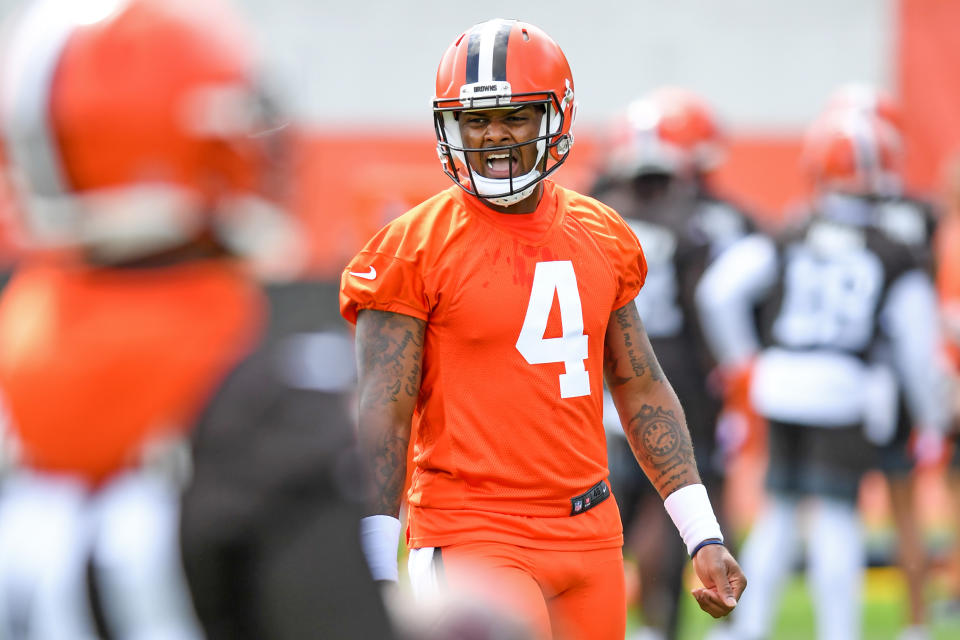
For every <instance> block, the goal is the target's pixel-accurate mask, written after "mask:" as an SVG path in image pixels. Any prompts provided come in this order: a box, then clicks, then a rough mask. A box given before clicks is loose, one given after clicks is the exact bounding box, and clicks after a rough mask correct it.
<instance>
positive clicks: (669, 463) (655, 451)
mask: <svg viewBox="0 0 960 640" xmlns="http://www.w3.org/2000/svg"><path fill="white" fill-rule="evenodd" d="M626 434H627V438H628V439H629V440H630V446H631V447H632V448H633V451H634V454H635V455H636V456H637V459H638V460H640V461H641V463H643V466H644V469H645V470H647V475H649V476H650V481H651V482H652V483H653V486H654V487H655V488H656V489H657V491H658V492H659V493H660V495H667V494H669V493H672V492H673V491H675V490H676V489H679V488H680V487H682V486H684V485H687V484H690V483H691V482H699V480H698V479H697V478H696V477H693V476H691V470H692V471H693V474H694V476H695V474H696V468H697V466H696V464H697V463H696V459H695V458H694V456H693V444H692V443H691V442H690V434H689V432H688V431H687V428H686V426H684V424H683V421H682V419H681V418H679V417H678V416H676V415H674V412H673V411H671V410H669V409H664V408H663V407H652V406H650V405H648V404H644V405H643V406H642V407H641V408H640V412H639V413H638V414H636V415H635V416H633V418H631V419H630V423H629V424H628V425H627V428H626Z"/></svg>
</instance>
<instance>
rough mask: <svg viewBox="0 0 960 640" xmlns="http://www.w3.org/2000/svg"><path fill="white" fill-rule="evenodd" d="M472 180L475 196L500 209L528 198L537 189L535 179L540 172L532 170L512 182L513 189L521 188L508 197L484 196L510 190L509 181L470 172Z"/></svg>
mask: <svg viewBox="0 0 960 640" xmlns="http://www.w3.org/2000/svg"><path fill="white" fill-rule="evenodd" d="M470 177H471V178H472V180H473V184H474V187H475V188H476V190H477V195H478V196H479V197H481V198H483V199H484V200H486V201H487V202H490V203H491V204H495V205H498V206H501V207H505V206H507V205H511V204H515V203H517V202H520V201H521V200H524V199H525V198H527V197H529V196H530V194H531V193H533V190H534V189H536V188H537V182H538V180H537V178H539V177H540V172H539V171H537V170H536V169H534V170H533V171H530V172H529V173H527V174H526V175H523V176H520V177H519V178H517V179H515V180H514V181H513V184H514V188H516V187H518V186H519V187H521V190H520V191H518V192H516V193H511V194H509V195H503V196H496V197H488V196H487V195H486V194H488V193H490V194H496V193H503V192H504V191H506V190H509V188H510V181H509V180H504V179H502V178H501V179H494V178H485V177H483V176H481V175H479V174H478V173H475V172H471V176H470Z"/></svg>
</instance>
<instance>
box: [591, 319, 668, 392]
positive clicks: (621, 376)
mask: <svg viewBox="0 0 960 640" xmlns="http://www.w3.org/2000/svg"><path fill="white" fill-rule="evenodd" d="M613 316H614V320H615V321H616V323H617V326H616V327H615V328H613V330H615V331H619V332H621V334H622V335H623V344H624V346H625V347H626V353H625V354H624V355H625V356H626V359H627V363H626V364H627V369H626V370H622V369H621V366H620V358H619V357H618V356H617V354H616V353H615V351H614V349H612V348H611V346H610V344H609V343H607V344H605V345H604V351H605V354H604V362H606V363H607V365H606V366H607V383H608V384H610V385H612V386H619V385H622V384H625V383H627V382H628V381H629V380H630V378H631V377H633V378H640V377H643V376H650V378H651V379H652V380H654V381H656V382H660V381H662V380H664V375H663V371H662V370H661V369H660V364H659V363H658V362H657V359H656V357H655V356H654V354H653V351H652V349H651V348H650V347H649V343H647V342H646V341H645V340H637V336H638V335H642V332H641V331H640V327H639V324H640V317H639V316H638V315H637V307H636V305H634V304H633V303H630V304H626V305H624V306H622V307H620V308H619V309H617V310H616V311H614V312H613ZM628 373H629V374H630V375H627V374H628Z"/></svg>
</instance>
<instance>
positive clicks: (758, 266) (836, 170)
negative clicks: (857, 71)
mask: <svg viewBox="0 0 960 640" xmlns="http://www.w3.org/2000/svg"><path fill="white" fill-rule="evenodd" d="M899 143H900V140H899V136H898V134H897V132H896V131H895V130H894V129H893V127H892V126H891V125H890V123H889V122H888V121H886V120H885V119H883V118H881V117H879V116H877V115H875V114H871V113H867V112H864V111H862V110H860V109H842V110H836V111H830V112H828V113H827V114H825V115H824V116H823V117H821V118H818V119H817V120H816V121H815V122H814V123H813V124H812V125H811V127H810V129H809V131H808V134H807V137H806V139H805V143H804V158H805V160H806V162H807V166H808V167H810V168H811V169H812V176H813V178H814V181H815V185H816V189H817V190H816V194H815V197H814V199H813V201H812V211H811V212H810V214H809V216H807V217H806V218H804V219H803V220H802V222H800V223H799V224H797V225H796V226H795V227H791V228H788V229H786V230H784V231H783V233H782V234H780V235H778V236H777V237H776V238H768V237H764V236H761V235H759V234H754V235H752V236H749V237H747V238H745V239H744V240H742V241H740V242H739V243H738V244H737V245H734V246H733V247H731V248H730V249H729V250H728V251H727V252H726V253H724V255H723V256H721V257H720V258H719V259H718V260H717V261H716V262H715V263H714V264H713V265H711V267H710V268H709V269H708V270H707V272H706V274H705V276H704V278H703V279H702V281H701V284H700V286H699V287H698V290H697V298H698V304H699V305H700V306H701V307H702V310H703V317H705V318H709V319H710V321H709V323H708V324H706V325H705V331H706V334H707V336H708V338H709V339H710V342H711V345H712V347H713V349H714V352H715V354H716V356H717V359H718V361H719V362H720V363H721V365H724V366H727V367H731V368H735V367H739V368H746V367H747V363H751V364H752V372H751V376H750V384H749V397H750V400H751V402H752V405H753V407H754V408H755V409H756V411H757V412H758V413H759V414H760V415H761V416H762V417H763V418H765V419H766V420H767V421H768V423H769V432H768V446H769V455H770V458H769V460H770V461H769V471H768V474H767V481H766V487H767V490H768V492H769V501H768V506H767V508H766V509H765V511H764V512H763V513H761V515H760V516H759V519H758V521H757V522H756V523H754V527H753V529H752V530H751V532H750V535H749V537H748V538H747V540H746V542H745V544H744V547H743V558H744V564H745V565H746V566H747V567H748V568H749V570H751V571H755V572H756V573H752V574H751V575H752V577H753V579H754V586H755V587H758V588H755V589H752V590H751V593H750V594H748V596H747V597H746V598H745V599H744V601H743V602H742V603H741V606H740V607H739V608H738V611H737V615H736V616H735V617H734V618H733V619H732V620H731V623H730V624H731V626H730V628H729V629H722V630H721V631H719V632H718V633H717V636H716V637H724V638H725V637H731V638H738V639H740V638H743V639H749V638H762V637H767V636H768V635H769V633H770V630H771V625H772V623H773V615H774V613H775V611H776V607H775V605H776V601H777V598H778V595H779V593H780V588H781V587H782V585H783V582H784V580H785V578H786V576H787V575H788V573H789V571H790V570H791V568H792V567H793V563H794V561H795V555H796V551H797V550H798V547H799V544H800V542H801V536H800V532H801V530H802V527H801V511H803V510H804V509H803V508H804V507H808V508H809V509H810V511H809V516H810V521H809V523H808V525H809V530H808V531H807V533H808V535H807V537H806V540H807V563H806V566H807V570H808V571H809V574H810V579H811V584H812V591H813V600H814V605H815V610H816V627H817V637H818V638H857V637H859V635H860V598H861V590H862V573H863V569H864V567H865V562H866V557H865V555H866V551H865V546H864V541H863V536H862V533H861V530H860V522H859V518H858V514H857V497H858V489H859V485H860V480H861V478H862V477H863V474H864V473H865V472H866V471H867V470H869V469H870V468H872V467H873V466H874V464H875V463H876V459H877V454H878V452H879V450H878V445H881V444H884V443H887V442H889V441H890V439H891V438H892V437H893V435H894V433H895V431H896V424H897V415H898V409H897V399H898V380H899V381H900V383H901V384H902V385H903V389H904V393H905V395H906V396H907V398H908V401H909V405H910V408H911V417H912V419H913V424H914V425H916V427H917V429H918V432H919V433H921V434H923V435H922V436H921V440H927V439H928V438H931V437H932V438H933V439H935V440H939V439H941V438H942V433H943V429H944V427H945V413H944V411H943V403H942V398H941V397H940V396H939V394H938V389H939V388H940V384H939V380H938V379H937V376H936V367H933V366H931V365H932V363H933V362H934V361H935V352H936V345H937V337H936V336H937V327H936V318H937V307H936V300H935V296H934V295H933V290H932V287H931V281H930V277H929V271H928V269H927V267H928V264H927V262H926V261H925V260H923V259H922V257H921V255H920V253H919V252H918V251H917V247H916V246H915V245H913V244H911V243H909V242H907V241H906V240H905V238H904V235H903V230H902V229H898V228H897V229H891V228H888V226H887V225H886V224H884V223H883V220H884V218H883V217H882V212H881V210H880V208H879V207H880V206H882V204H883V203H884V202H886V198H887V197H888V196H890V195H892V194H894V193H895V191H894V189H895V188H896V185H897V184H898V160H899V153H898V148H899ZM756 317H759V318H760V320H761V324H760V327H759V329H758V328H757V327H756V326H755V325H754V319H755V318H756ZM881 347H885V348H886V349H887V351H888V353H889V355H888V356H887V357H879V356H878V354H877V351H878V349H880V348H881ZM804 512H805V511H804ZM724 634H729V635H724Z"/></svg>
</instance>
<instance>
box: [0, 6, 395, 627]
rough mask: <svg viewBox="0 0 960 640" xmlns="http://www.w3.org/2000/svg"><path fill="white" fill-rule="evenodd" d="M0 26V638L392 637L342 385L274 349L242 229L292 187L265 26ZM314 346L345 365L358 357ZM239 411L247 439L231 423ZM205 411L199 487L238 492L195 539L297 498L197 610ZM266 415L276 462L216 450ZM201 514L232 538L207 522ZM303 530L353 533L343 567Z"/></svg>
mask: <svg viewBox="0 0 960 640" xmlns="http://www.w3.org/2000/svg"><path fill="white" fill-rule="evenodd" d="M5 34H6V40H5V42H4V45H5V47H6V48H5V50H4V52H3V56H2V61H3V62H2V65H0V104H2V114H3V121H2V143H3V151H4V156H5V159H6V165H5V169H6V170H7V171H8V173H9V176H10V179H11V181H12V182H13V183H14V184H15V185H16V186H17V187H18V195H19V198H18V201H19V205H20V208H21V210H22V213H23V220H24V234H25V237H26V238H27V239H28V241H29V247H28V248H27V249H26V252H25V256H24V258H23V260H22V262H21V263H20V264H19V265H18V267H17V269H16V272H15V274H14V275H13V278H12V280H11V282H10V283H9V285H8V286H7V288H6V289H5V291H4V293H3V296H2V299H0V391H2V396H3V402H4V405H5V410H6V411H5V413H6V414H7V417H8V419H9V424H8V425H7V426H8V427H9V431H10V434H11V435H12V437H13V438H14V439H15V441H16V446H15V447H12V448H13V449H15V450H16V451H18V452H19V455H18V459H17V460H16V462H15V466H14V469H13V470H12V471H10V473H9V474H8V475H7V477H5V478H4V480H3V485H2V494H0V636H2V637H5V638H70V639H76V640H81V639H86V638H96V637H100V636H101V635H102V634H105V635H107V636H109V637H114V638H178V639H189V638H201V637H204V636H207V637H211V638H216V637H230V638H239V637H258V638H265V637H269V638H294V637H298V638H303V637H324V636H325V635H326V633H327V632H331V631H338V632H339V635H340V637H389V635H390V631H389V629H388V628H387V626H386V617H385V613H384V611H383V608H382V603H380V601H379V598H378V597H377V595H376V590H375V587H374V585H373V582H372V581H371V580H369V578H367V579H366V580H363V579H360V578H358V577H357V576H362V575H363V574H362V570H363V568H364V563H363V556H362V553H361V550H360V546H359V540H358V539H357V538H356V535H355V534H356V529H357V526H356V520H357V518H359V515H357V514H358V512H359V511H358V509H356V508H350V507H349V503H347V502H346V501H344V500H341V499H340V497H339V494H338V493H337V492H336V491H334V489H333V487H336V486H339V485H337V484H336V483H335V482H334V478H333V474H332V473H331V468H332V465H333V463H332V462H331V460H330V459H331V458H335V457H337V456H338V455H339V454H341V453H342V447H345V446H347V443H349V441H350V435H351V434H352V431H351V425H350V422H349V420H348V419H347V415H348V414H347V412H346V411H345V410H341V411H339V412H337V411H335V410H334V407H336V405H337V403H338V401H342V400H343V392H342V391H341V390H340V389H341V388H342V386H343V385H340V386H339V387H338V386H331V385H329V384H328V385H326V386H323V385H320V384H319V383H317V382H312V379H311V378H309V376H305V375H303V374H300V375H294V374H289V375H288V374H287V370H288V369H293V371H294V372H296V368H295V367H294V366H293V364H289V365H288V364H284V366H283V367H282V368H280V365H277V366H276V367H271V366H269V364H270V363H276V362H283V363H287V362H290V361H294V364H295V359H294V358H293V357H292V356H291V357H288V358H285V359H280V360H278V358H275V357H274V356H273V354H270V353H267V352H266V351H265V350H267V349H270V348H272V346H273V345H272V344H271V343H269V342H265V341H264V342H262V343H261V341H262V338H263V336H264V335H265V334H264V324H265V322H266V314H267V304H266V301H265V299H264V297H263V295H262V292H261V289H260V287H259V285H258V283H257V282H256V281H255V279H254V277H253V272H252V271H251V269H250V268H249V267H248V266H246V264H245V257H246V256H245V255H243V254H242V251H241V247H240V245H238V244H236V243H235V242H234V241H235V240H236V239H237V238H238V237H249V233H244V231H246V229H245V227H244V224H245V222H246V221H247V220H249V219H250V218H251V216H253V217H255V218H257V219H262V217H263V215H264V212H272V214H271V215H273V216H275V217H276V219H277V220H285V218H284V217H283V216H282V213H281V212H280V210H279V209H278V208H276V207H273V206H271V205H270V204H269V202H270V201H279V200H282V193H280V192H278V191H277V188H278V187H279V182H278V181H277V178H278V174H277V172H276V169H277V158H275V157H274V154H275V153H276V152H277V151H278V150H280V149H281V148H282V146H283V145H282V144H281V139H280V138H279V137H277V136H279V135H280V133H278V132H280V131H282V130H283V129H282V128H280V127H278V124H280V122H279V121H278V120H277V119H276V117H275V114H274V112H273V110H272V109H270V108H269V107H268V102H267V101H266V100H265V99H264V94H263V92H262V91H261V90H260V89H259V86H258V85H259V83H258V81H257V75H258V69H257V64H256V58H255V56H254V54H253V51H252V50H251V47H250V42H251V37H250V35H251V34H250V33H249V32H248V30H247V28H246V26H245V25H244V24H243V23H242V21H241V20H240V19H239V17H238V16H237V15H236V14H235V13H234V12H233V11H232V10H231V8H230V7H229V6H228V5H226V4H224V3H223V2H219V1H216V0H202V1H201V0H120V1H115V2H96V3H86V2H76V3H75V2H37V3H34V4H32V5H30V6H29V7H27V8H26V10H25V11H24V12H23V13H22V14H20V15H19V16H17V18H16V19H15V21H14V23H13V24H12V26H11V28H10V29H9V30H8V31H6V32H5ZM278 224H279V223H278ZM258 343H261V344H259V346H258ZM312 344H316V343H312ZM325 345H326V346H325ZM348 345H349V343H348ZM317 349H318V350H315V351H314V354H315V356H316V357H319V358H321V359H325V360H327V361H329V362H331V365H332V366H333V365H334V364H335V363H336V362H337V361H339V362H341V363H347V364H349V362H350V361H351V359H352V358H351V355H350V352H349V349H348V350H347V351H346V355H345V356H344V355H342V354H343V353H344V350H343V349H342V348H341V349H339V350H337V349H335V348H332V347H330V346H329V342H327V343H321V344H319V346H318V347H317ZM337 353H340V354H341V355H340V356H339V357H337V358H336V359H335V358H334V357H333V356H334V355H336V354H337ZM331 354H333V355H331ZM264 363H268V364H264ZM347 370H348V371H349V369H347ZM225 380H227V381H226V382H224V381H225ZM304 395H310V396H311V397H310V398H309V399H306V400H304V399H301V397H302V396H304ZM298 403H299V404H298ZM304 404H305V405H306V407H307V408H309V409H311V410H310V411H305V410H304V408H303V407H302V405H304ZM201 415H203V420H202V421H201ZM224 420H226V421H228V422H229V424H230V425H231V428H232V429H233V431H232V434H233V437H229V435H230V434H228V435H227V437H224V436H223V435H222V434H218V431H217V426H218V425H219V424H221V422H222V421H224ZM265 421H268V422H265ZM198 422H202V425H203V426H204V428H203V434H206V437H205V439H204V441H203V442H202V443H201V444H200V445H198V446H197V447H196V451H197V454H198V455H197V458H196V463H197V470H198V473H199V474H202V476H203V477H202V478H199V477H198V479H197V480H196V483H197V484H195V485H191V486H192V487H193V488H196V487H197V486H198V485H200V486H210V484H211V482H214V483H215V482H216V481H217V480H220V483H219V485H218V487H219V488H220V489H221V490H220V492H219V493H218V494H217V495H218V496H219V497H220V500H219V501H213V502H209V501H208V502H202V503H200V504H202V505H203V506H204V507H205V508H204V509H200V510H197V509H189V508H188V510H187V512H186V515H185V518H184V522H183V526H184V528H185V530H186V533H185V536H184V537H185V540H186V548H187V551H188V552H192V551H195V550H196V549H197V548H198V547H201V548H202V549H203V550H204V551H205V552H210V553H215V552H217V551H221V550H222V549H223V546H225V545H227V544H228V543H233V542H234V541H235V540H236V539H237V538H238V537H239V535H240V534H237V533H236V531H235V530H234V529H232V527H236V526H244V527H246V529H245V530H244V533H246V534H247V535H248V536H254V535H256V534H255V533H249V532H250V531H251V530H253V531H254V532H256V531H257V529H256V527H258V526H259V525H260V522H261V521H259V520H258V518H257V517H255V516H254V515H251V514H265V513H266V510H265V509H264V507H263V505H262V504H260V501H266V502H269V501H280V500H281V499H282V500H283V502H282V503H281V504H280V505H274V506H273V509H272V510H271V511H270V513H272V514H277V513H280V514H284V513H285V514H287V515H289V513H290V512H296V513H298V514H299V515H298V516H297V518H298V519H295V518H288V519H286V520H276V521H275V522H274V523H273V524H272V527H273V528H272V529H271V530H270V531H271V532H272V534H271V536H270V537H268V535H267V534H263V535H261V536H260V538H259V540H260V542H261V545H262V546H266V545H268V544H272V545H274V548H277V547H278V546H279V547H283V551H284V553H274V554H272V557H275V558H276V559H277V560H278V561H281V560H282V561H284V562H283V564H280V565H278V566H263V565H262V564H260V563H259V560H260V556H252V555H246V556H241V557H233V559H234V560H235V564H234V565H233V566H232V567H231V572H230V573H226V572H223V571H221V572H220V573H219V575H220V576H221V577H222V578H223V579H221V580H220V581H219V582H211V581H210V580H207V581H204V582H202V583H201V584H200V585H199V586H202V588H201V589H196V590H195V595H196V596H197V599H196V611H198V612H199V613H200V620H199V621H198V620H197V616H196V614H195V607H194V602H193V600H192V598H191V594H190V592H189V591H188V589H187V587H186V584H185V579H184V570H183V566H182V564H181V560H180V557H181V545H180V544H179V542H178V540H179V527H180V525H179V522H180V519H181V518H180V513H181V510H180V508H179V502H180V491H181V487H182V484H181V483H182V482H183V481H185V480H186V479H187V475H186V470H187V467H188V466H189V465H188V460H187V455H186V446H185V441H186V439H187V438H188V437H189V436H190V435H191V431H192V430H193V428H194V427H195V426H196V425H197V424H198ZM321 422H322V426H323V428H322V429H321V428H318V427H319V424H318V423H321ZM256 428H259V429H260V431H261V432H263V431H268V432H269V434H270V435H271V436H272V437H271V439H270V442H269V444H264V443H263V442H262V438H254V439H253V441H254V442H257V443H259V444H261V445H262V446H260V447H259V449H258V451H259V452H260V454H261V456H262V457H261V458H258V459H257V460H256V461H255V462H256V463H259V466H257V472H256V473H247V474H245V475H243V476H242V477H243V479H244V482H245V484H243V485H230V483H229V482H228V481H223V479H224V477H226V478H227V480H229V479H231V478H236V477H237V476H236V475H232V474H230V473H228V472H224V471H223V470H224V468H225V467H226V468H229V467H230V465H231V463H232V459H233V457H234V456H237V457H241V458H242V456H243V455H244V453H245V448H244V438H245V437H247V436H249V435H250V431H252V430H254V429H256ZM291 452H292V453H291ZM277 458H282V460H280V461H278V460H277ZM306 461H309V462H310V464H304V463H305V462H306ZM233 464H237V462H233ZM249 466H255V465H249ZM262 478H266V479H262ZM258 479H259V480H258ZM264 484H266V485H267V487H266V488H265V487H264ZM270 488H272V489H273V490H272V491H270V490H268V489H270ZM279 489H284V491H280V490H279ZM190 495H191V496H193V495H195V493H191V494H190ZM298 497H300V499H298ZM193 504H196V502H194V501H192V500H191V499H190V498H188V506H190V505H193ZM311 505H314V506H311ZM333 505H336V508H332V506H333ZM283 506H287V508H288V509H289V511H285V510H284V509H283V508H282V507H283ZM328 507H329V509H328ZM238 512H240V515H238ZM225 514H226V515H225ZM208 518H212V519H215V520H216V524H217V525H219V527H220V528H219V529H218V533H219V538H218V539H217V541H218V542H222V545H220V546H218V545H216V544H198V543H197V542H196V540H197V536H194V535H192V533H191V532H194V531H196V530H197V529H200V530H201V531H208V530H209V529H204V528H203V527H202V526H200V525H199V523H198V520H203V519H208ZM263 519H266V516H265V515H264V516H263ZM307 525H309V528H307ZM210 526H211V527H212V526H214V525H210ZM344 526H345V527H346V528H343V527H344ZM304 534H308V536H313V537H314V538H313V539H316V540H322V539H324V538H326V539H333V540H337V541H338V542H337V545H338V552H337V553H338V557H337V561H336V562H335V563H331V562H328V561H327V558H325V557H319V556H318V554H317V552H316V551H314V552H313V553H312V554H308V555H305V553H304V551H303V550H304V548H305V547H309V546H310V545H305V544H303V543H302V542H299V540H300V538H298V536H303V535H304ZM271 539H272V542H270V540H271ZM208 541H209V536H207V537H206V538H204V539H203V540H202V541H201V542H208ZM319 544H322V542H318V545H319ZM234 548H235V547H234ZM193 555H194V554H191V553H187V556H188V557H193ZM262 555H263V556H271V554H269V553H267V552H263V554H262ZM351 562H352V563H353V564H351ZM210 563H211V560H209V559H208V561H207V565H209V564H210ZM290 567H294V568H295V569H296V571H291V572H290V573H284V572H285V571H286V570H287V569H290ZM221 568H222V567H221ZM254 570H256V571H254ZM194 573H196V572H194ZM201 575H202V576H206V577H209V576H210V575H217V574H215V573H213V572H210V571H207V572H201ZM88 576H89V577H92V580H91V582H92V583H93V584H94V585H95V587H94V589H93V591H92V593H88V588H87V583H88ZM350 576H353V579H352V580H351V579H350ZM298 585H299V586H302V587H304V588H297V587H298ZM194 586H195V587H196V586H198V585H197V582H196V581H194ZM252 593H256V597H255V598H254V597H252V596H249V595H247V594H252ZM244 596H247V597H244ZM211 601H212V602H214V603H216V602H223V601H227V602H228V604H229V609H228V610H229V611H230V612H231V613H233V614H234V615H235V616H236V617H237V618H238V619H242V620H253V621H255V622H256V625H253V624H251V626H248V628H247V629H246V630H245V633H246V634H253V636H248V635H242V634H234V635H229V636H224V635H223V634H222V633H217V629H216V627H215V626H214V624H215V622H216V618H215V617H213V616H212V615H211V614H210V612H211V611H212V612H213V613H214V614H216V613H220V610H219V609H217V608H215V607H212V606H210V602H211ZM378 607H379V608H378ZM357 609H361V610H362V613H363V615H356V614H357ZM322 614H326V617H325V619H324V616H323V615H322ZM241 616H242V617H241ZM301 616H302V617H301ZM296 625H299V626H298V629H297V631H296V632H294V631H290V630H289V629H290V628H291V626H296ZM351 630H352V631H351ZM204 631H209V632H210V633H209V635H208V634H205V633H204Z"/></svg>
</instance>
